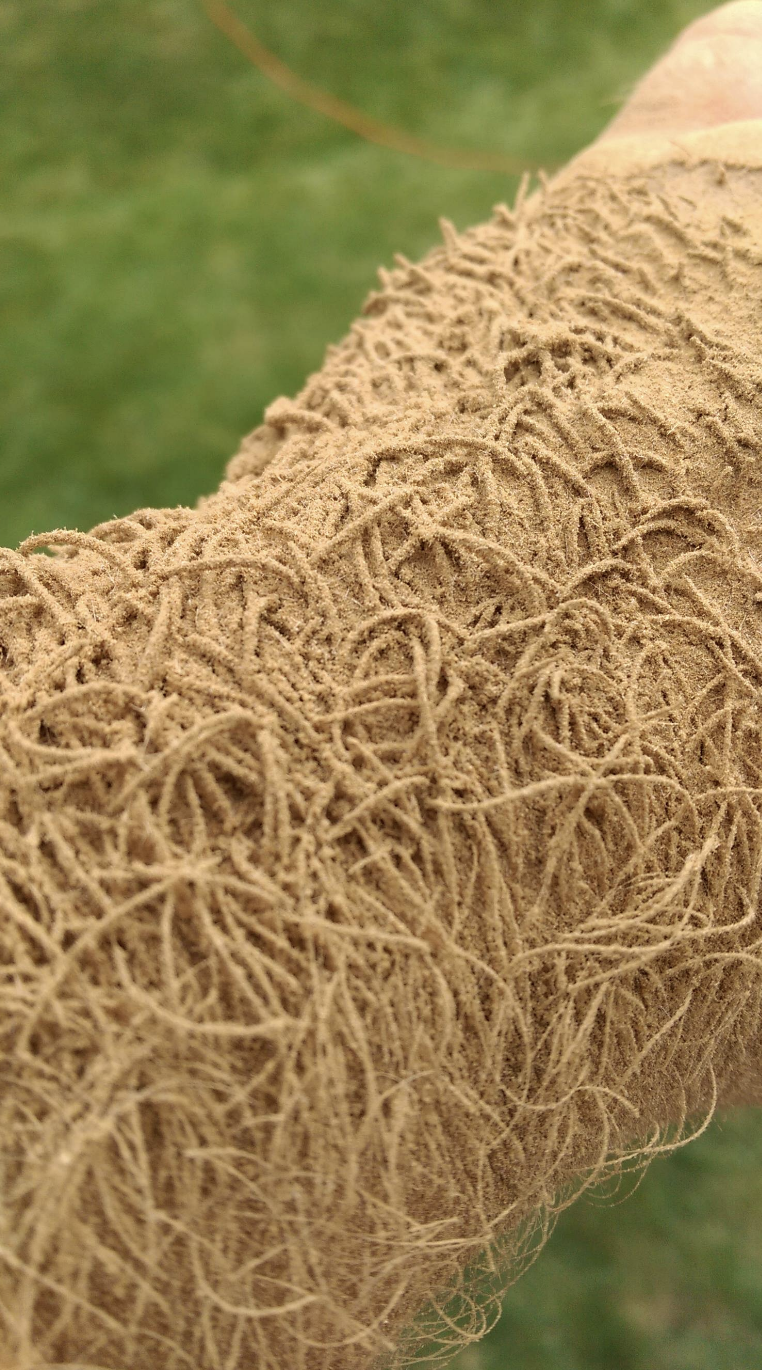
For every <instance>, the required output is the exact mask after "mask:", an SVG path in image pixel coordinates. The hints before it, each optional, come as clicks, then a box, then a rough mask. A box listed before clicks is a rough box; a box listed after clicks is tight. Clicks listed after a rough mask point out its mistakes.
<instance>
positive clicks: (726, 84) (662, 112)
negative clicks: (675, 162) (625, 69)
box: [597, 0, 762, 142]
mask: <svg viewBox="0 0 762 1370" xmlns="http://www.w3.org/2000/svg"><path fill="white" fill-rule="evenodd" d="M757 118H762V0H734V2H733V3H731V4H726V5H721V6H720V8H719V9H716V10H713V11H712V12H711V13H710V14H707V15H704V16H702V18H700V19H697V20H696V21H695V22H694V23H692V24H689V25H688V27H687V28H685V29H684V30H683V32H682V33H681V34H680V35H679V37H678V38H677V40H676V41H675V43H674V44H673V46H672V47H671V48H670V50H669V51H668V52H667V53H666V55H665V56H664V57H663V58H662V59H661V60H660V61H659V62H657V63H656V65H655V66H654V67H652V68H651V70H650V71H649V72H648V73H647V74H646V75H645V76H644V77H643V79H642V80H641V81H640V83H639V84H638V86H637V87H636V89H635V91H634V92H633V94H632V96H631V97H630V99H629V100H628V101H627V103H626V105H625V106H624V108H623V109H622V110H620V112H619V113H618V114H617V115H616V116H615V118H614V119H613V120H612V122H611V123H610V124H609V125H608V127H607V128H606V129H605V130H604V132H603V134H601V136H600V138H599V139H598V140H597V141H598V142H603V141H606V140H608V139H613V138H623V137H624V138H626V137H632V136H633V135H639V134H646V135H648V134H662V135H665V136H669V135H673V134H678V133H686V132H690V131H692V130H698V129H704V128H711V127H713V126H715V125H717V124H722V123H727V122H730V121H736V120H747V119H757Z"/></svg>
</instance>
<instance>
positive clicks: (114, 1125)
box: [0, 163, 762, 1370]
mask: <svg viewBox="0 0 762 1370" xmlns="http://www.w3.org/2000/svg"><path fill="white" fill-rule="evenodd" d="M756 176H757V179H756V181H755V180H754V176H753V175H752V174H751V173H742V172H733V171H728V172H727V175H726V176H725V181H724V185H725V190H724V192H723V193H724V194H725V195H726V196H727V195H731V194H732V196H734V197H735V199H734V200H733V203H734V204H737V203H739V201H740V200H742V199H743V197H744V196H746V197H747V200H748V205H747V210H748V212H745V215H741V214H738V213H737V214H736V215H735V217H733V216H732V215H731V214H730V212H729V211H726V209H725V210H723V212H722V213H720V209H717V210H715V209H714V208H713V206H715V205H716V204H718V203H719V204H720V205H721V206H722V204H723V203H725V202H723V201H722V200H720V201H719V202H718V200H717V195H719V193H720V192H719V191H718V190H716V182H717V180H718V170H717V167H716V166H715V165H713V164H710V163H699V164H697V165H696V166H694V167H693V168H685V169H684V170H683V171H681V172H680V173H679V174H678V173H677V171H675V170H674V169H673V170H672V171H671V172H669V173H668V172H667V170H665V169H664V168H662V169H661V171H659V172H653V173H651V174H650V175H649V177H648V179H645V178H644V177H643V176H639V175H636V174H631V175H627V176H622V177H620V178H619V179H618V180H617V179H614V180H612V182H611V183H610V184H608V185H604V184H603V183H602V182H600V181H599V180H595V179H592V178H591V177H589V176H586V175H584V174H580V175H578V176H576V177H574V178H571V179H566V180H562V181H560V182H558V183H551V184H550V186H548V187H545V188H544V189H543V190H541V191H540V192H538V193H537V195H535V196H533V197H532V198H531V199H529V200H527V199H525V198H520V200H519V202H518V203H517V205H516V207H515V210H513V211H510V210H509V209H507V208H506V207H505V206H498V207H497V208H496V209H495V211H494V213H493V216H492V218H491V219H490V220H489V222H487V223H485V224H483V225H481V226H479V227H477V228H474V229H471V230H469V231H467V232H465V233H462V234H458V233H456V232H455V230H454V229H453V228H452V226H451V225H449V224H447V223H443V232H444V245H443V246H440V247H437V248H435V249H434V250H433V251H432V252H430V253H429V255H428V256H427V257H426V258H425V259H424V260H423V261H422V262H421V263H420V264H412V263H409V262H407V261H406V260H404V259H402V258H399V259H398V264H397V266H396V267H395V269H394V270H392V271H390V272H389V273H384V274H383V275H382V285H383V288H382V289H381V290H380V291H378V292H377V293H374V294H372V295H371V296H370V298H369V299H368V301H367V303H366V305H365V309H364V313H363V317H362V318H361V319H360V320H359V321H358V322H357V323H356V324H354V326H353V327H352V329H351V331H350V333H349V334H348V336H347V338H346V339H345V340H344V341H343V342H342V343H341V345H340V346H338V347H334V348H331V349H329V353H328V355H327V357H326V361H325V364H324V366H323V368H322V370H320V371H319V372H318V373H317V374H315V375H313V376H312V377H310V379H309V380H308V382H307V384H306V386H305V388H304V389H303V391H302V392H301V394H300V395H299V396H298V397H297V399H296V400H294V401H288V400H285V399H280V400H278V401H277V402H276V403H275V404H273V405H272V406H271V407H270V409H269V410H268V412H267V414H266V417H265V422H264V424H263V425H262V426H261V427H260V428H259V429H258V430H257V432H256V433H255V434H254V435H252V437H251V438H250V439H249V440H248V441H247V442H246V443H244V445H243V448H242V450H241V452H240V453H239V455H238V456H237V457H236V458H235V459H234V461H233V462H232V464H231V466H230V467H229V469H228V473H227V479H226V480H225V481H224V482H223V483H222V485H221V487H220V489H219V490H218V491H217V492H216V493H215V494H214V495H212V496H210V497H209V498H207V499H204V500H202V501H201V502H200V504H199V506H198V508H196V509H188V508H177V509H143V510H140V511H139V512H138V513H135V514H134V515H132V516H131V517H128V518H120V519H116V520H114V521H112V522H109V523H105V524H102V525H100V526H99V527H97V528H94V529H93V530H92V531H91V532H90V533H89V534H80V533H76V532H71V531H57V532H54V533H50V534H46V535H44V536H39V537H33V538H29V539H27V541H26V542H25V543H23V544H22V545H21V547H20V548H19V549H18V550H17V551H10V550H8V551H4V552H2V553H0V596H1V597H0V668H1V669H0V691H1V695H0V704H1V708H0V966H1V968H2V969H1V978H0V1043H1V1045H2V1059H1V1064H0V1072H1V1074H2V1091H1V1092H0V1362H1V1363H2V1364H4V1365H8V1366H12V1367H14V1370H43V1367H48V1368H49V1367H51V1366H66V1367H69V1370H74V1367H75V1366H79V1367H88V1370H90V1368H91V1367H97V1368H98V1370H154V1367H156V1366H161V1367H163V1370H286V1367H288V1370H326V1368H327V1367H330V1370H361V1368H362V1367H368V1366H370V1365H372V1364H373V1365H376V1364H378V1365H381V1364H383V1365H385V1366H388V1367H400V1366H402V1365H404V1364H407V1363H415V1360H416V1357H417V1355H418V1354H419V1353H421V1351H422V1348H423V1347H424V1345H426V1344H427V1339H430V1338H431V1337H432V1336H436V1338H438V1341H439V1349H438V1351H437V1353H436V1357H435V1360H436V1363H438V1364H442V1363H444V1361H445V1360H446V1359H447V1357H448V1356H450V1355H452V1354H453V1352H454V1351H455V1350H456V1349H457V1348H458V1346H460V1345H463V1344H465V1343H466V1342H468V1341H469V1340H473V1339H475V1338H476V1337H477V1336H479V1335H481V1333H482V1332H483V1330H484V1328H485V1325H486V1314H485V1310H484V1307H483V1306H482V1304H483V1303H484V1300H485V1297H486V1295H484V1288H485V1286H483V1285H482V1284H481V1283H480V1281H479V1280H477V1279H476V1278H475V1277H474V1272H475V1271H478V1270H481V1272H482V1274H483V1275H484V1276H485V1277H486V1276H489V1279H490V1280H491V1292H490V1294H489V1298H488V1300H487V1301H488V1302H489V1303H490V1306H491V1307H492V1309H493V1311H494V1310H495V1309H496V1308H497V1307H498V1304H499V1298H500V1295H501V1294H502V1292H503V1291H504V1290H505V1288H506V1287H507V1285H508V1284H509V1283H510V1281H511V1280H512V1279H513V1278H515V1276H516V1274H517V1273H518V1272H519V1270H520V1269H521V1268H522V1265H523V1264H524V1263H525V1262H526V1260H527V1259H530V1258H531V1257H532V1256H533V1255H534V1254H536V1251H537V1250H538V1249H539V1247H540V1246H541V1245H542V1242H543V1240H544V1239H545V1237H546V1236H547V1233H548V1232H549V1231H550V1228H551V1226H552V1223H553V1219H554V1216H555V1214H556V1213H557V1212H558V1211H559V1209H560V1207H562V1206H563V1205H564V1204H566V1203H568V1202H569V1201H570V1199H571V1197H573V1195H574V1194H576V1193H578V1192H579V1191H580V1190H581V1189H582V1188H584V1187H585V1186H587V1185H590V1184H592V1183H595V1182H597V1181H599V1180H600V1179H601V1178H602V1177H607V1176H608V1177H611V1176H613V1177H616V1176H617V1175H619V1174H620V1173H621V1172H623V1171H624V1170H626V1169H628V1168H631V1167H632V1166H635V1167H637V1166H643V1165H644V1164H647V1163H648V1161H649V1160H650V1158H651V1157H652V1156H653V1155H655V1154H657V1153H658V1152H660V1151H664V1150H668V1149H670V1148H671V1147H673V1146H676V1145H679V1144H681V1143H682V1142H684V1141H685V1139H686V1137H688V1136H690V1135H691V1134H692V1133H693V1132H695V1131H697V1130H700V1129H701V1128H702V1127H703V1126H704V1125H705V1124H706V1123H707V1122H708V1120H709V1118H711V1116H712V1114H713V1111H714V1109H715V1107H716V1105H717V1101H718V1100H720V1101H722V1099H723V1098H724V1097H726V1095H727V1094H728V1091H731V1092H732V1089H733V1087H734V1081H736V1080H737V1078H738V1075H739V1071H740V1070H741V1068H742V1067H743V1069H747V1068H748V1062H749V1060H750V1059H751V1057H750V1056H749V1053H750V1052H753V1050H754V1044H755V1039H756V1038H758V1037H759V1033H760V1029H759V1026H758V1025H759V1023H760V1022H762V975H761V970H762V930H761V929H760V921H759V913H758V902H759V888H760V876H761V875H762V749H761V747H760V741H761V729H762V717H761V715H760V709H761V705H760V701H761V700H762V694H761V693H760V685H761V684H762V606H761V604H760V601H761V600H762V570H761V569H760V563H759V561H758V560H757V558H758V557H759V556H762V525H760V522H759V519H760V516H759V514H758V513H757V510H758V508H759V499H760V485H761V483H762V466H761V465H760V461H759V453H760V450H761V448H762V403H761V402H760V401H761V398H762V356H761V355H760V337H759V323H758V319H755V317H754V309H755V307H756V306H755V300H758V289H757V290H756V291H755V290H754V288H753V280H754V273H758V272H759V261H760V244H761V243H762V234H759V233H757V236H756V238H755V232H756V229H755V225H756V228H757V229H758V228H759V210H758V206H759V204H760V203H762V197H760V186H759V176H760V173H756ZM753 203H756V205H757V211H756V213H757V218H756V219H755V218H754V211H753ZM726 219H727V222H726ZM744 223H745V224H746V227H744V226H743V224H744ZM757 284H758V282H757ZM43 547H48V548H49V549H50V550H52V552H53V553H54V555H52V556H46V555H43V554H42V548H43ZM466 1271H468V1272H470V1273H469V1274H468V1277H466V1274H465V1272H466ZM480 1291H481V1292H480ZM453 1301H455V1304H457V1305H458V1307H459V1308H460V1309H461V1314H459V1315H458V1316H457V1317H456V1316H454V1315H453V1314H452V1313H448V1318H449V1322H448V1321H447V1320H446V1319H445V1318H444V1317H443V1316H442V1310H445V1309H452V1307H453ZM443 1329H444V1331H443ZM435 1349H436V1348H435ZM429 1363H431V1361H430V1362H429Z"/></svg>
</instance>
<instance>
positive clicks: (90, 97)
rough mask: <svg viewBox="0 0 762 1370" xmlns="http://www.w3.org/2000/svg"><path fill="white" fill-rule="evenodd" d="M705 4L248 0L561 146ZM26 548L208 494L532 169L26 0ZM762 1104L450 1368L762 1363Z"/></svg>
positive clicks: (578, 1250) (372, 78) (98, 11)
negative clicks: (385, 288) (478, 162)
mask: <svg viewBox="0 0 762 1370" xmlns="http://www.w3.org/2000/svg"><path fill="white" fill-rule="evenodd" d="M709 8H710V5H708V4H705V3H697V2H696V0H650V2H649V0H584V3H583V0H505V2H504V3H502V4H501V3H499V0H415V3H411V0H321V3H320V4H316V3H308V0H270V3H265V2H264V0H258V2H257V3H255V0H238V4H237V9H238V13H239V14H240V16H241V17H242V18H244V19H247V20H248V21H249V22H250V23H251V24H252V26H253V27H255V28H256V31H257V32H258V34H259V36H260V37H261V38H262V40H263V41H264V42H265V43H266V44H267V45H268V46H270V47H271V48H272V49H274V50H275V51H276V52H278V53H279V54H280V55H281V56H282V57H283V59H284V60H285V61H287V62H288V63H290V64H291V65H292V66H293V67H294V68H295V69H296V70H298V71H299V72H300V73H302V74H303V75H304V76H306V77H308V78H309V79H311V80H312V81H314V82H315V83H316V84H318V85H322V86H323V87H325V88H326V89H329V90H331V91H333V92H334V93H335V94H337V95H340V96H342V97H343V98H344V99H346V100H349V101H351V102H352V103H354V104H356V105H358V106H361V107H362V108H363V109H365V110H366V111H367V112H368V113H370V114H372V115H374V116H375V117H376V118H380V119H385V120H388V121H391V122H394V123H396V124H399V125H401V126H402V127H404V128H406V129H408V130H410V131H411V132H415V133H417V134H418V135H419V136H422V137H426V138H429V139H431V140H435V141H437V142H440V143H445V144H449V145H453V146H458V147H461V148H474V149H477V148H478V149H488V148H489V149H494V150H495V151H499V152H503V153H505V154H508V155H514V156H520V157H522V158H526V159H527V160H528V161H530V162H532V163H535V164H537V163H539V164H544V165H547V166H550V165H552V164H558V163H560V162H562V161H563V160H565V159H566V158H567V157H569V156H571V155H572V154H573V153H574V152H576V151H577V150H578V149H579V148H581V147H582V146H583V145H584V144H585V143H586V142H587V141H588V140H589V139H591V138H592V137H594V136H595V134H596V133H597V132H598V131H599V130H600V129H601V127H602V126H603V124H604V123H606V122H607V120H608V119H609V118H610V117H611V116H612V115H613V113H614V111H615V110H616V108H617V107H618V105H619V103H620V102H621V100H622V99H623V98H624V96H625V94H626V93H627V91H628V89H629V88H630V87H631V86H632V84H633V83H634V81H635V80H636V79H637V77H638V76H639V74H640V73H641V72H642V71H643V70H644V69H645V68H646V66H647V65H648V63H649V62H650V61H651V60H653V59H654V58H655V57H656V56H657V55H658V53H659V52H660V51H661V50H663V48H664V47H665V46H666V44H667V43H668V42H669V41H670V40H671V38H672V37H673V36H674V35H675V34H676V33H677V31H678V30H679V28H680V27H681V26H682V24H684V23H685V22H687V21H688V20H689V19H691V18H693V17H695V16H696V15H698V14H700V13H702V12H704V11H706V10H707V9H709ZM0 44H1V46H2V53H3V62H2V64H1V65H0V185H1V186H2V191H1V192H0V193H1V194H2V200H3V203H2V215H1V216H0V302H1V306H2V318H3V327H2V330H1V331H0V375H1V376H2V383H1V384H0V430H2V440H1V442H0V543H4V544H6V545H8V544H15V543H17V542H18V541H19V540H20V539H21V538H23V537H25V536H26V535H27V534H28V533H30V532H32V531H37V532H40V531H44V530H46V529H49V528H53V527H59V526H70V527H71V526H74V527H80V528H87V527H90V526H92V524H94V523H96V522H99V521H101V520H103V519H107V518H110V517H111V516H112V515H115V514H116V515H121V514H126V513H129V512H130V511H131V510H132V509H134V508H136V507H139V506H145V505H151V504H153V505H171V504H176V503H182V504H186V505H192V504H193V503H194V502H195V500H196V499H197V497H198V496H199V495H201V494H203V493H205V492H207V491H209V490H211V489H213V488H214V487H215V486H216V485H217V483H218V481H219V479H220V476H221V474H222V470H223V466H224V463H225V461H226V459H227V457H228V456H229V455H230V454H231V453H232V452H233V451H234V450H235V448H236V447H237V444H238V441H239V438H240V436H241V435H242V434H243V433H245V432H247V431H249V430H250V429H252V428H253V427H254V426H255V425H256V424H257V423H259V422H260V420H261V416H262V411H263V409H264V407H265V406H266V405H267V404H268V403H269V402H270V401H271V400H272V399H274V398H275V397H276V396H277V395H278V394H293V393H294V392H295V391H296V390H298V389H299V388H300V386H301V384H302V382H303V380H304V379H305V377H306V376H307V374H308V373H309V372H310V371H313V370H315V369H316V368H317V367H319V366H320V363H321V360H322V357H323V354H324V351H325V348H326V345H327V344H328V343H331V342H335V341H337V340H338V339H339V338H341V337H342V335H343V334H344V333H345V332H346V330H347V328H348V326H349V324H350V323H351V321H352V319H353V317H354V316H355V315H356V314H357V313H358V311H359V309H360V306H361V304H362V301H363V299H364V297H365V295H366V294H367V293H368V291H369V290H370V289H372V288H374V286H375V284H376V280H375V271H376V268H377V266H379V265H387V266H389V265H391V263H392V261H393V254H394V252H395V251H400V252H404V253H406V254H407V255H408V256H410V257H413V258H415V257H418V256H420V255H422V254H423V253H424V252H425V251H427V250H428V248H429V247H431V246H432V245H433V244H434V243H435V242H437V241H438V240H439V230H438V227H437V219H438V216H439V215H442V214H443V215H446V216H447V217H448V218H450V219H452V220H453V221H454V222H455V224H456V225H457V226H458V227H459V228H463V227H465V226H467V225H468V224H470V223H474V222H476V221H478V220H479V219H483V218H485V217H486V216H487V215H488V214H489V212H490V210H491V208H492V205H493V204H495V203H497V202H499V201H505V200H508V201H510V200H511V199H512V198H513V196H514V194H515V190H516V180H515V178H510V177H504V176H500V175H492V174H484V173H479V172H467V171H449V170H444V169H442V168H440V167H437V166H434V165H429V164H426V163H424V162H420V161H414V160H413V159H411V158H409V157H406V156H404V155H401V154H397V153H393V152H390V151H386V150H384V149H380V148H377V147H374V146H371V145H369V144H366V143H363V142H361V141H359V140H358V139H357V138H356V137H354V136H353V135H352V134H350V133H348V132H346V131H345V130H343V129H341V128H339V127H336V126H334V125H332V124H330V123H328V122H327V121H326V120H324V119H322V118H321V117H320V116H318V115H317V114H313V113H311V112H310V111H308V110H306V109H303V108H301V107H300V106H297V105H294V104H293V103H291V102H290V101H289V100H288V99H287V97H286V96H284V95H283V94H281V93H280V92H279V91H278V90H276V89H274V88H273V87H271V86H270V85H268V84H267V83H266V81H265V80H264V78H263V77H262V76H261V75H260V74H259V73H258V72H256V71H255V70H253V69H252V68H251V67H250V66H248V65H247V64H246V62H245V61H244V59H243V58H242V57H241V56H240V54H238V53H237V52H236V51H235V50H234V49H233V48H232V47H231V46H230V45H229V44H228V43H227V42H226V40H225V39H224V38H223V37H222V36H221V35H220V34H219V33H218V32H217V31H216V30H215V29H213V28H212V27H211V26H210V24H209V22H208V21H207V19H206V18H205V15H204V13H203V11H202V9H201V6H200V3H199V0H107V2H106V0H4V3H3V4H2V5H0ZM760 1215H762V1115H757V1114H748V1115H746V1116H744V1115H738V1116H737V1117H736V1118H733V1119H729V1120H728V1121H727V1122H724V1123H722V1124H720V1123H716V1124H715V1125H714V1126H713V1127H712V1128H711V1129H710V1131H709V1132H708V1133H707V1134H706V1135H705V1136H704V1137H702V1138H701V1139H700V1140H699V1141H698V1142H696V1143H695V1144H694V1145H693V1146H691V1147H689V1148H687V1149H686V1150H685V1151H682V1152H680V1153H678V1154H676V1155H675V1156H674V1157H672V1158H670V1159H667V1160H662V1161H659V1162H656V1163H655V1164H654V1165H653V1167H652V1168H651V1170H650V1171H649V1172H648V1174H647V1175H646V1177H645V1179H644V1181H643V1183H642V1185H641V1187H640V1188H639V1190H638V1191H637V1193H635V1195H634V1196H632V1197H631V1198H629V1199H628V1200H627V1201H626V1202H624V1203H623V1204H622V1205H621V1206H619V1207H611V1206H610V1205H608V1206H597V1207H594V1206H591V1205H590V1204H589V1203H584V1202H583V1203H580V1204H578V1205H576V1206H575V1207H574V1208H572V1209H571V1210H569V1211H568V1212H566V1213H565V1214H564V1215H563V1217H562V1219H561V1221H560V1223H559V1226H558V1228H557V1230H556V1233H555V1235H554V1236H553V1238H552V1239H551V1242H550V1244H549V1246H548V1247H547V1248H546V1250H545V1251H544V1252H543V1254H542V1255H541V1257H540V1259H539V1261H538V1262H537V1263H536V1265H534V1266H533V1267H532V1268H531V1270H529V1272H528V1273H527V1274H526V1275H525V1276H524V1277H523V1279H522V1280H520V1281H519V1283H518V1284H517V1285H516V1286H515V1287H514V1288H513V1289H512V1290H511V1291H509V1294H508V1296H507V1299H506V1301H505V1308H504V1314H503V1318H502V1320H501V1323H500V1324H499V1326H498V1327H497V1328H496V1329H495V1330H494V1332H493V1333H491V1334H490V1335H489V1336H488V1337H487V1338H486V1339H485V1340H484V1341H483V1342H482V1343H480V1345H479V1346H478V1347H473V1348H469V1349H468V1350H467V1351H465V1352H463V1353H462V1354H461V1356H460V1357H459V1358H458V1359H456V1361H455V1362H454V1363H453V1370H456V1368H457V1370H756V1368H757V1367H759V1366H762V1224H761V1223H760Z"/></svg>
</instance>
